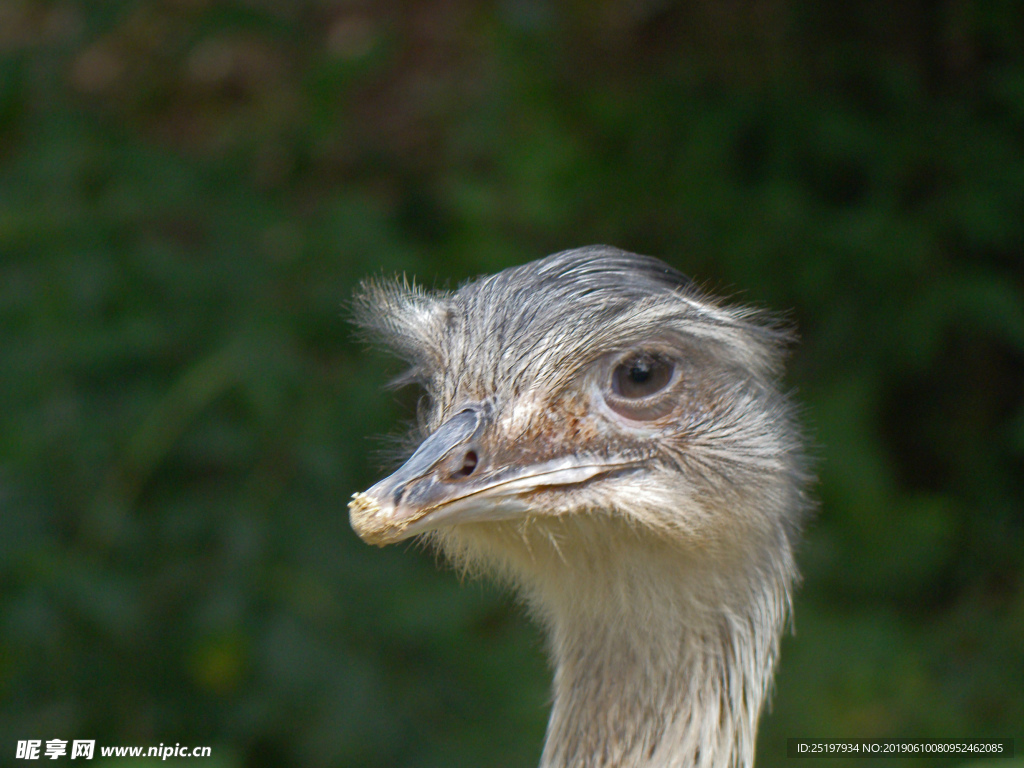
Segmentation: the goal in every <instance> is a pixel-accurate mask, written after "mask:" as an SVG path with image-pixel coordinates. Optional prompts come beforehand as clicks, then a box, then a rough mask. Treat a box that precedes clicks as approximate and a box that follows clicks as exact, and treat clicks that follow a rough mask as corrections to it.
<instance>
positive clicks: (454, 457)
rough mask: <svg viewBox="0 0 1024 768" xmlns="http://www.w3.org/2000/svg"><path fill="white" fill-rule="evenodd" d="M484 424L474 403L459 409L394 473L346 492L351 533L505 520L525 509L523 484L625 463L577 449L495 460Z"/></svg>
mask: <svg viewBox="0 0 1024 768" xmlns="http://www.w3.org/2000/svg"><path fill="white" fill-rule="evenodd" d="M488 425H489V419H488V418H487V415H486V412H485V411H484V409H483V408H482V407H479V406H470V407H468V408H465V409H463V410H462V411H460V412H459V413H457V414H456V415H455V416H453V417H452V418H451V419H449V420H448V421H446V422H445V423H444V424H442V425H441V426H440V427H438V428H437V430H436V431H435V432H434V433H433V434H432V435H430V437H428V438H427V439H426V440H424V441H423V443H422V444H421V445H420V447H419V448H417V449H416V451H415V453H413V455H412V456H411V457H410V458H409V460H408V461H407V462H406V463H405V464H404V465H402V466H401V467H400V468H399V469H398V470H397V471H396V472H395V473H394V474H392V475H391V476H389V477H386V478H384V479H383V480H381V481H380V482H379V483H377V484H376V485H374V486H373V487H372V488H370V489H369V490H368V491H366V492H365V493H356V494H353V496H352V501H350V502H349V505H348V509H349V521H350V522H351V524H352V528H353V529H354V530H355V532H356V533H357V534H358V535H359V537H360V538H361V539H363V541H365V542H367V543H368V544H376V545H378V546H384V545H386V544H393V543H395V542H398V541H402V540H403V539H407V538H409V537H411V536H415V535H416V534H419V533H425V532H427V531H431V530H434V529H436V528H442V527H445V526H450V525H457V524H459V523H466V522H481V521H494V520H505V519H508V518H511V517H516V516H518V515H522V514H524V513H526V512H527V511H528V510H529V505H528V502H527V499H526V496H527V495H528V494H529V493H530V492H531V491H537V490H540V489H542V488H545V487H548V488H549V487H552V486H564V485H576V484H579V483H583V482H586V481H587V480H590V479H591V478H594V477H597V476H599V475H604V474H607V473H609V472H613V471H615V470H618V469H622V468H624V467H626V466H630V464H627V463H623V462H614V461H608V460H602V459H599V458H596V457H585V456H577V455H569V456H565V457H561V458H555V459H551V460H548V461H544V462H541V463H538V464H529V465H526V466H522V465H500V464H498V465H495V463H493V462H492V461H491V460H490V458H489V457H488V456H487V455H486V453H485V452H484V450H482V448H481V442H480V436H481V434H482V433H483V432H484V430H485V429H486V427H487V426H488Z"/></svg>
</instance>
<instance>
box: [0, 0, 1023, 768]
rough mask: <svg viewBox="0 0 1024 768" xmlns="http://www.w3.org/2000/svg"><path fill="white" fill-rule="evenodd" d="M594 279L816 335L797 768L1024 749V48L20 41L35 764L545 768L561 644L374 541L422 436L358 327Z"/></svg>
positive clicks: (703, 7)
mask: <svg viewBox="0 0 1024 768" xmlns="http://www.w3.org/2000/svg"><path fill="white" fill-rule="evenodd" d="M596 242H608V243H612V244H615V245H618V246H620V247H623V248H627V249H630V250H634V251H639V252H645V253H651V254H654V255H657V256H660V257H662V258H665V259H666V260H668V261H670V262H671V263H672V264H673V265H674V266H676V267H678V268H680V269H681V270H683V271H684V272H687V273H688V274H691V275H693V276H694V277H695V278H697V279H698V280H699V281H701V282H702V283H705V284H707V285H708V286H709V287H711V288H712V289H714V290H717V291H722V292H725V293H735V294H736V295H737V298H738V299H740V300H742V301H745V302H751V303H755V304H758V305H764V306H769V307H772V308H775V309H778V310H789V311H791V315H792V318H793V319H794V320H795V322H796V323H797V324H798V325H799V327H800V329H801V333H802V337H803V342H802V344H801V346H800V347H799V349H798V350H796V353H795V357H794V360H793V366H792V374H791V379H790V380H791V382H792V383H793V385H794V386H795V387H796V388H797V389H798V390H799V397H800V399H801V400H802V401H803V402H804V403H805V404H806V422H807V424H808V430H809V433H810V434H811V436H812V437H813V440H814V442H815V444H816V446H817V448H816V455H817V457H818V460H817V470H818V473H819V475H820V478H821V479H820V484H819V488H818V493H819V496H820V499H821V510H820V513H819V515H818V518H817V520H816V521H815V522H814V523H813V524H812V526H811V528H810V530H809V536H808V541H807V544H806V546H805V547H804V551H803V553H802V561H803V570H804V575H805V583H804V586H803V589H802V591H801V593H800V595H799V598H798V601H797V607H796V614H797V617H796V626H797V630H798V632H797V634H796V636H795V637H792V638H788V639H787V641H786V643H785V648H784V654H783V663H782V667H781V674H780V676H779V679H778V686H777V694H776V696H775V701H774V708H773V712H772V714H771V716H770V717H769V718H768V719H766V721H765V723H764V727H763V733H762V740H761V749H760V757H759V764H760V765H761V766H775V765H783V764H786V759H785V739H786V737H788V736H804V737H813V736H822V737H824V736H834V737H865V738H881V737H947V736H948V737H952V736H957V737H985V736H991V737H1004V738H1006V737H1015V738H1017V739H1018V742H1017V743H1018V750H1020V749H1024V741H1021V738H1022V737H1024V732H1022V731H1021V723H1024V695H1022V691H1024V652H1022V651H1021V648H1024V567H1022V565H1024V563H1022V561H1024V15H1022V13H1021V11H1020V8H1019V6H1018V4H1016V3H1012V2H971V1H970V0H967V1H966V2H948V3H943V4H922V3H913V2H903V1H897V2H889V3H877V2H872V3H845V4H827V3H812V2H800V1H798V0H789V1H786V0H768V2H762V3H757V4H752V5H749V6H747V5H741V4H736V3H635V2H620V1H619V0H602V2H598V3H568V4H562V3H548V2H544V1H543V0H531V1H529V2H506V3H500V4H495V5H481V4H478V3H473V2H468V0H456V2H449V3H434V2H427V3H421V4H398V3H391V2H382V3H370V4H365V6H361V5H359V4H355V5H353V4H338V5H332V4H327V3H314V2H296V3H280V4H273V3H258V2H235V3H217V2H211V1H209V0H197V1H196V2H189V3H181V2H171V1H170V0H166V2H165V1H163V0H161V2H149V3H109V4H108V3H85V2H52V3H51V2H29V1H28V0H24V1H22V2H14V3H9V4H7V5H5V6H4V8H3V9H2V13H0V755H3V757H0V760H7V759H8V758H9V757H12V756H13V754H14V748H15V742H16V740H18V739H27V738H40V739H51V738H61V739H75V738H84V739H96V740H97V742H98V743H100V744H106V745H110V744H146V745H150V744H152V745H155V744H158V743H161V742H163V743H176V742H178V743H182V744H204V745H212V746H213V748H214V755H215V758H216V761H215V762H214V763H211V764H214V765H217V766H224V767H225V768H232V767H235V766H264V765H266V766H270V765H279V764H288V765H300V766H382V767H383V766H396V765H400V766H413V767H416V766H423V767H424V768H426V767H428V766H430V767H434V766H454V767H457V766H529V765H533V764H535V762H536V760H537V757H538V756H539V749H540V742H541V739H542V736H543V730H544V724H545V718H546V703H547V685H548V673H547V671H546V669H545V666H544V657H543V648H542V645H541V643H542V640H541V638H540V635H539V633H538V632H537V631H536V630H535V629H534V628H532V626H531V625H530V624H529V623H528V622H527V620H526V618H525V617H524V616H522V615H521V612H520V611H519V610H518V609H517V608H515V607H514V606H513V605H511V604H510V601H509V600H508V599H507V598H505V597H504V596H502V595H500V594H499V593H498V592H497V591H495V590H493V589H492V588H491V587H489V586H487V585H480V584H477V583H469V584H463V585H459V584H458V583H457V579H456V578H455V577H454V576H453V575H452V574H451V573H447V572H444V571H439V570H438V569H437V568H436V567H435V563H434V562H433V559H432V558H431V557H430V556H429V555H427V554H423V553H420V552H418V551H417V550H416V549H415V548H406V549H405V550H404V551H403V550H402V549H401V548H398V549H394V550H382V551H377V550H374V549H371V548H369V547H366V546H364V545H362V544H361V543H360V542H358V541H357V540H356V539H355V537H354V535H353V534H352V533H351V531H350V530H349V528H348V523H347V515H346V511H345V504H346V502H347V500H348V496H349V494H351V493H352V492H353V491H355V490H358V489H362V488H365V487H366V486H367V485H368V484H369V483H370V482H371V481H372V479H373V478H375V477H376V476H378V474H379V473H380V471H381V469H382V467H384V466H385V465H386V464H387V459H386V458H380V457H379V456H378V451H377V449H378V448H381V449H385V448H386V446H385V445H382V444H379V443H375V442H373V441H372V440H369V439H368V437H367V436H369V435H379V434H382V433H386V432H388V431H391V432H394V431H395V425H396V424H399V423H400V422H401V420H402V419H408V418H409V417H410V416H411V413H412V404H413V403H414V401H415V394H406V393H400V394H398V395H397V396H396V395H394V394H389V393H386V392H384V391H383V389H382V386H383V384H384V382H385V381H386V380H387V379H388V377H389V375H390V374H392V373H394V372H395V370H396V368H395V365H394V364H393V363H392V362H389V361H385V360H384V359H383V358H382V357H380V356H378V355H376V354H371V353H368V352H367V351H366V350H364V349H363V348H362V347H361V346H360V345H359V344H358V343H356V342H354V340H353V339H352V338H351V336H350V329H349V327H348V326H347V324H346V320H345V312H344V309H343V304H344V302H345V300H346V299H347V297H348V296H349V295H350V294H351V290H352V288H353V286H354V284H355V282H356V281H357V280H358V279H360V278H361V277H363V276H366V275H372V274H379V273H381V272H383V273H386V274H391V273H395V272H398V273H401V272H407V273H409V274H410V275H416V276H418V277H419V278H420V279H421V280H422V281H423V282H425V283H426V284H427V285H433V284H445V283H446V282H448V281H452V282H456V281H458V280H461V279H464V278H466V277H468V276H470V275H473V274H477V273H482V272H490V271H494V270H497V269H500V268H503V267H505V266H508V265H510V264H514V263H520V262H523V261H527V260H530V259H533V258H536V257H539V256H542V255H545V254H547V253H549V252H552V251H555V250H560V249H562V248H567V247H573V246H579V245H584V244H590V243H596ZM383 454H384V455H386V450H384V451H383ZM114 762H116V764H122V762H123V761H121V762H117V761H114ZM832 764H833V763H830V765H832ZM841 764H842V762H841V761H835V762H834V765H835V768H840V766H841ZM874 764H876V765H881V764H882V763H881V762H878V761H876V762H875V763H874ZM894 764H896V763H894ZM914 764H915V763H914V762H913V761H900V762H899V765H902V766H906V767H907V768H910V767H911V766H912V765H914ZM921 764H922V765H925V764H929V763H928V762H927V761H924V762H922V763H921Z"/></svg>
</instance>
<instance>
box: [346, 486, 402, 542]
mask: <svg viewBox="0 0 1024 768" xmlns="http://www.w3.org/2000/svg"><path fill="white" fill-rule="evenodd" d="M383 512H384V510H383V508H382V507H381V505H380V502H379V501H377V500H376V499H375V498H374V497H373V496H371V495H369V494H367V493H362V492H357V493H353V494H352V501H350V502H349V503H348V520H349V523H350V524H351V525H352V530H354V531H355V532H356V534H357V535H358V536H359V538H361V539H362V540H363V541H365V542H366V543H367V544H376V545H377V546H378V547H383V546H386V545H388V544H393V543H394V542H396V541H399V540H400V539H401V538H402V535H401V534H402V531H403V530H404V528H405V526H402V525H397V524H396V522H395V520H394V519H392V517H391V516H390V515H387V514H382V513H383Z"/></svg>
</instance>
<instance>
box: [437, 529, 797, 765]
mask: <svg viewBox="0 0 1024 768" xmlns="http://www.w3.org/2000/svg"><path fill="white" fill-rule="evenodd" d="M591 523H594V524H595V525H596V526H597V527H596V528H595V529H593V530H585V529H584V528H582V527H581V526H589V525H590V524H591ZM563 525H571V526H573V530H572V531H566V530H565V529H564V528H562V529H558V526H563ZM616 526H617V524H616V523H614V522H613V521H611V520H609V519H607V518H605V519H604V520H602V521H599V524H598V523H595V521H593V520H591V521H590V522H585V523H581V522H580V521H579V519H578V518H577V519H571V518H570V520H569V521H561V520H557V521H535V522H534V524H533V525H532V527H531V528H530V529H529V530H526V529H524V528H522V527H520V528H517V529H515V530H514V531H513V530H511V529H509V530H508V531H504V532H501V533H496V532H495V529H494V528H493V527H492V528H490V529H488V530H486V533H483V535H481V536H479V537H476V536H474V537H473V539H474V541H473V543H472V544H471V545H470V548H469V550H467V549H466V546H465V543H466V539H463V540H461V541H460V542H459V545H458V546H457V547H456V548H454V549H457V552H455V553H454V554H456V556H457V557H458V558H459V559H460V560H461V561H462V562H467V555H470V557H469V558H468V559H470V560H476V561H478V562H479V559H483V560H485V561H487V562H489V563H490V564H492V565H493V563H494V562H495V559H496V558H495V554H496V553H497V552H501V554H502V559H503V561H504V562H503V566H502V569H503V570H504V571H505V572H506V574H507V575H509V576H511V577H512V578H513V579H514V580H515V582H516V584H517V585H518V586H519V587H520V589H521V590H522V592H523V594H524V595H525V597H526V599H527V601H528V602H529V604H530V605H531V607H532V608H533V609H534V611H535V612H536V613H537V614H538V615H539V617H540V619H541V620H542V622H543V623H544V625H545V626H546V628H547V630H548V639H549V646H550V653H551V656H552V661H553V664H554V666H555V681H554V705H553V708H552V712H551V719H550V721H549V724H548V733H547V739H546V742H545V747H544V754H543V758H542V760H541V768H570V767H571V768H654V767H655V766H656V767H657V768H749V767H750V766H751V765H752V764H753V757H754V742H755V738H756V734H757V721H758V717H759V715H760V712H761V708H762V705H763V703H764V701H765V699H766V697H767V694H768V690H769V687H770V683H771V676H772V670H773V667H774V665H775V660H776V657H777V655H778V644H779V638H780V636H781V633H782V630H783V628H784V625H785V622H786V615H787V610H788V604H789V588H790V583H791V581H792V577H793V565H792V559H791V557H790V556H789V547H788V544H783V545H782V550H783V551H784V552H785V553H786V558H785V562H781V563H780V562H776V561H768V560H767V559H766V558H759V557H758V556H757V555H756V554H754V553H751V552H747V553H745V554H743V555H740V554H738V553H737V551H736V550H735V549H733V548H732V547H726V548H724V549H723V548H721V547H715V546H711V547H704V548H696V547H685V546H681V545H679V543H678V542H668V541H666V540H664V539H663V538H656V537H653V536H647V535H645V534H643V533H640V532H638V531H636V530H635V529H632V528H629V527H628V526H622V527H621V529H619V530H609V527H616ZM780 536H781V534H780ZM560 541H561V542H563V543H561V544H560ZM568 541H572V542H573V546H572V547H571V551H568V550H569V549H570V548H569V547H567V546H566V545H565V544H564V542H568ZM581 542H583V544H582V545H581ZM587 542H589V543H591V544H593V546H587ZM609 542H614V544H609ZM451 543H452V542H445V544H447V546H445V549H446V550H448V551H449V552H450V553H452V550H453V547H452V546H451ZM759 549H760V550H761V551H762V552H763V551H765V550H766V549H767V548H764V547H762V548H759ZM774 551H778V549H775V550H774Z"/></svg>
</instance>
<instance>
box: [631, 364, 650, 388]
mask: <svg viewBox="0 0 1024 768" xmlns="http://www.w3.org/2000/svg"><path fill="white" fill-rule="evenodd" d="M629 378H630V379H631V380H632V382H633V383H634V384H643V383H644V382H645V381H647V380H648V379H649V378H651V363H650V361H649V360H637V361H635V362H634V363H633V365H631V366H630V367H629Z"/></svg>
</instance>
